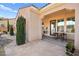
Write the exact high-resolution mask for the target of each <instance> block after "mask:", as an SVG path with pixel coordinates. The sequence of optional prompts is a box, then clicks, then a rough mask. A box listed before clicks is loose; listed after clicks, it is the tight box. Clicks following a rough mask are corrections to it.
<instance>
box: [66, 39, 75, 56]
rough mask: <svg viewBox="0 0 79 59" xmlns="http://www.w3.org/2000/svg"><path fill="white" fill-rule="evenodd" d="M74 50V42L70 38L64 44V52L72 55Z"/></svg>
mask: <svg viewBox="0 0 79 59" xmlns="http://www.w3.org/2000/svg"><path fill="white" fill-rule="evenodd" d="M74 51H75V47H74V42H73V41H72V40H71V41H68V43H67V45H66V54H68V55H73V53H74Z"/></svg>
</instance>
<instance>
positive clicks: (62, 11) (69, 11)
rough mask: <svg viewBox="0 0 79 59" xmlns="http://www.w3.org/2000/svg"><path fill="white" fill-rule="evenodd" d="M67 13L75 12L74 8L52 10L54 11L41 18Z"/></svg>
mask: <svg viewBox="0 0 79 59" xmlns="http://www.w3.org/2000/svg"><path fill="white" fill-rule="evenodd" d="M68 13H73V14H74V13H75V10H73V9H72V10H70V9H65V8H64V9H62V10H59V11H56V12H54V13H50V14H47V15H45V16H44V18H43V20H44V19H49V18H52V17H54V16H61V15H62V14H63V15H66V14H68Z"/></svg>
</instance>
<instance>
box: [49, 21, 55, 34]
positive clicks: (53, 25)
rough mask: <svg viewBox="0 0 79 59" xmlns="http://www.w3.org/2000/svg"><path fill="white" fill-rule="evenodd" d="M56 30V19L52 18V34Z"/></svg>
mask: <svg viewBox="0 0 79 59" xmlns="http://www.w3.org/2000/svg"><path fill="white" fill-rule="evenodd" d="M55 32H56V20H52V21H50V34H51V35H52V34H53V33H55Z"/></svg>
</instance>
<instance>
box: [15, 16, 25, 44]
mask: <svg viewBox="0 0 79 59" xmlns="http://www.w3.org/2000/svg"><path fill="white" fill-rule="evenodd" d="M25 24H26V21H25V18H24V17H22V16H20V17H18V19H17V23H16V27H17V32H16V43H17V45H22V44H24V43H25V39H26V35H25V33H26V31H25Z"/></svg>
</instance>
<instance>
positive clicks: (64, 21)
mask: <svg viewBox="0 0 79 59" xmlns="http://www.w3.org/2000/svg"><path fill="white" fill-rule="evenodd" d="M66 27H67V25H66V18H65V19H64V32H65V33H66Z"/></svg>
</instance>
